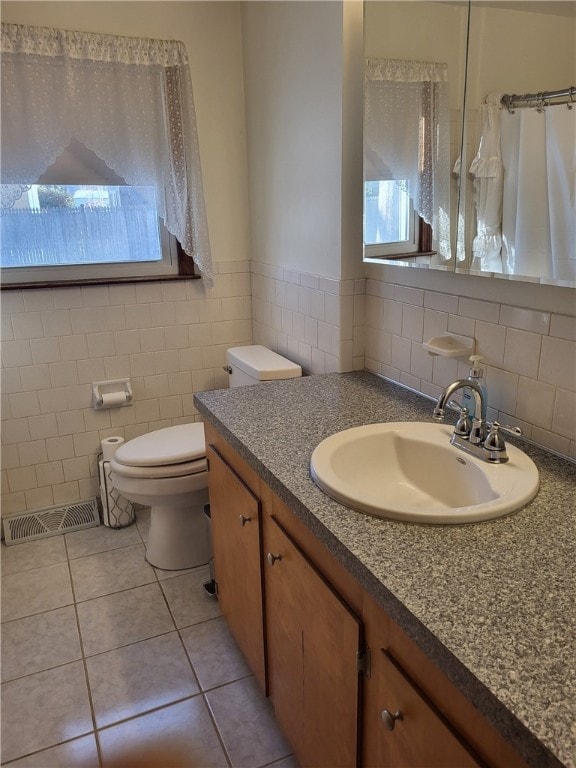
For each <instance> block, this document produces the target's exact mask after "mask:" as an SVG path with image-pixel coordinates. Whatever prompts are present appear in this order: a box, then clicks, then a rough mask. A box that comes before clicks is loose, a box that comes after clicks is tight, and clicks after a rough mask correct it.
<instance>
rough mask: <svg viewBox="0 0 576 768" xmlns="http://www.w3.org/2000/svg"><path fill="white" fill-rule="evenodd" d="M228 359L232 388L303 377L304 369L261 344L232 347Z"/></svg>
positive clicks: (229, 380)
mask: <svg viewBox="0 0 576 768" xmlns="http://www.w3.org/2000/svg"><path fill="white" fill-rule="evenodd" d="M226 358H227V363H228V373H229V374H230V376H229V379H228V383H229V386H230V387H242V386H245V385H246V384H260V383H262V382H264V381H274V380H276V379H296V378H298V377H299V376H302V368H301V367H300V366H299V365H297V364H296V363H293V362H292V361H291V360H288V359H287V358H285V357H282V355H279V354H277V353H276V352H272V350H271V349H268V348H267V347H262V346H260V344H252V345H250V346H247V347H232V348H231V349H229V350H227V352H226Z"/></svg>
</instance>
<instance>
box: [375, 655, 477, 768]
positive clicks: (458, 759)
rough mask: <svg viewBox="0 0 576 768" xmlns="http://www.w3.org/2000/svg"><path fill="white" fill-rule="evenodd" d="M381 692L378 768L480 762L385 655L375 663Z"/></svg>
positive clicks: (445, 767) (448, 767)
mask: <svg viewBox="0 0 576 768" xmlns="http://www.w3.org/2000/svg"><path fill="white" fill-rule="evenodd" d="M376 662H377V667H378V669H377V670H374V671H375V672H376V674H378V675H379V681H378V682H379V691H380V696H379V699H380V703H381V707H380V709H381V712H380V723H379V726H380V730H379V738H378V761H377V762H378V766H391V767H393V768H468V766H476V767H477V766H480V765H481V764H482V763H481V762H479V761H478V760H477V759H476V758H475V757H474V756H473V754H472V752H471V751H470V750H469V749H468V747H467V746H465V745H464V743H463V742H462V741H461V740H460V739H459V738H458V736H457V735H456V733H455V732H454V731H453V730H452V729H451V728H450V726H449V725H448V723H447V722H446V721H445V720H444V718H443V717H442V715H441V714H440V713H439V712H437V711H436V709H435V708H434V705H433V704H432V703H431V702H429V701H428V700H427V699H426V698H425V697H424V696H423V695H422V694H421V692H420V691H419V689H418V688H417V687H416V686H415V685H414V684H413V683H412V681H411V680H410V679H409V678H408V676H407V675H406V673H405V672H404V671H403V670H402V669H401V667H400V666H399V665H398V664H397V663H396V662H395V661H394V659H393V658H392V657H391V656H390V655H389V654H387V653H386V652H385V651H380V652H379V657H378V659H377V660H376Z"/></svg>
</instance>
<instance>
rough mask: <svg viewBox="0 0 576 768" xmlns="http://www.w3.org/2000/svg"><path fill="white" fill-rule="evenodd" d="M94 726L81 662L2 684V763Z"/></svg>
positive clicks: (79, 734) (54, 743)
mask: <svg viewBox="0 0 576 768" xmlns="http://www.w3.org/2000/svg"><path fill="white" fill-rule="evenodd" d="M92 729H93V724H92V716H91V713H90V704H89V700H88V690H87V688H86V676H85V674H84V665H83V664H82V662H81V661H75V662H73V663H72V664H66V665H65V666H63V667H56V669H50V670H48V671H46V672H38V673H37V674H35V675H29V676H28V677H22V678H20V679H19V680H13V681H12V682H9V683H4V684H3V685H2V762H7V761H8V760H13V759H15V758H17V757H22V756H24V755H26V754H29V753H30V752H35V751H37V750H39V749H45V748H46V747H52V746H55V745H56V744H59V743H61V742H63V741H67V740H69V739H73V738H75V737H76V736H83V735H85V734H87V733H90V732H91V731H92Z"/></svg>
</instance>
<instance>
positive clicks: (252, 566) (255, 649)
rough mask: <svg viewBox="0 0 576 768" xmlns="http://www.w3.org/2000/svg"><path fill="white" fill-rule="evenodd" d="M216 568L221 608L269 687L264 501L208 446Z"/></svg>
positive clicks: (263, 683)
mask: <svg viewBox="0 0 576 768" xmlns="http://www.w3.org/2000/svg"><path fill="white" fill-rule="evenodd" d="M207 456H208V460H209V462H210V472H209V490H210V513H211V516H212V544H213V547H214V570H215V576H216V582H217V584H218V600H219V603H220V609H221V611H222V613H223V615H224V617H225V618H226V621H227V623H228V626H229V628H230V631H231V632H232V634H233V635H234V638H235V640H236V642H237V644H238V647H239V648H240V650H241V651H242V652H243V654H244V656H245V657H246V661H247V662H248V665H249V666H250V668H251V670H252V672H253V673H254V676H255V677H256V679H257V680H258V683H259V685H260V688H261V689H262V691H264V692H266V667H265V656H264V618H263V607H262V606H263V600H262V570H261V565H260V564H261V527H260V526H261V522H260V521H261V510H260V501H259V500H258V499H257V498H256V496H255V495H254V494H253V493H252V491H251V490H250V489H249V488H248V487H247V486H246V485H245V484H244V483H243V482H242V480H241V479H240V478H239V477H238V475H237V474H236V473H235V472H234V470H233V469H232V468H231V467H230V466H229V465H228V464H227V463H226V462H225V461H224V459H223V458H222V457H221V456H220V454H219V453H218V451H217V450H216V449H215V448H214V447H213V446H208V450H207Z"/></svg>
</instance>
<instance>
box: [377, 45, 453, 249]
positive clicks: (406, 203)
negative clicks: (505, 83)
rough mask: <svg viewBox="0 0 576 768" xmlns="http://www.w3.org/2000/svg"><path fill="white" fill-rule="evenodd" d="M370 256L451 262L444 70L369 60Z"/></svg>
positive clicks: (443, 66) (437, 66)
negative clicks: (427, 231) (427, 239)
mask: <svg viewBox="0 0 576 768" xmlns="http://www.w3.org/2000/svg"><path fill="white" fill-rule="evenodd" d="M364 138H365V194H364V211H365V214H364V242H365V255H366V256H367V257H372V256H386V257H387V258H390V256H393V255H395V254H406V253H422V252H423V251H424V248H423V243H422V241H421V240H420V241H419V237H418V235H419V234H420V233H422V231H423V228H422V226H419V225H418V224H419V222H418V221H417V220H421V222H423V223H424V224H425V225H428V226H429V227H430V228H431V235H432V242H431V246H430V244H427V245H426V250H430V249H431V250H432V251H434V253H435V260H436V262H437V263H442V262H443V261H447V260H449V259H450V255H451V247H450V221H449V219H450V217H449V211H450V162H449V152H450V113H449V103H448V67H447V65H446V64H444V63H438V62H421V61H407V60H402V59H379V58H370V59H368V60H367V61H366V65H365V92H364Z"/></svg>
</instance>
